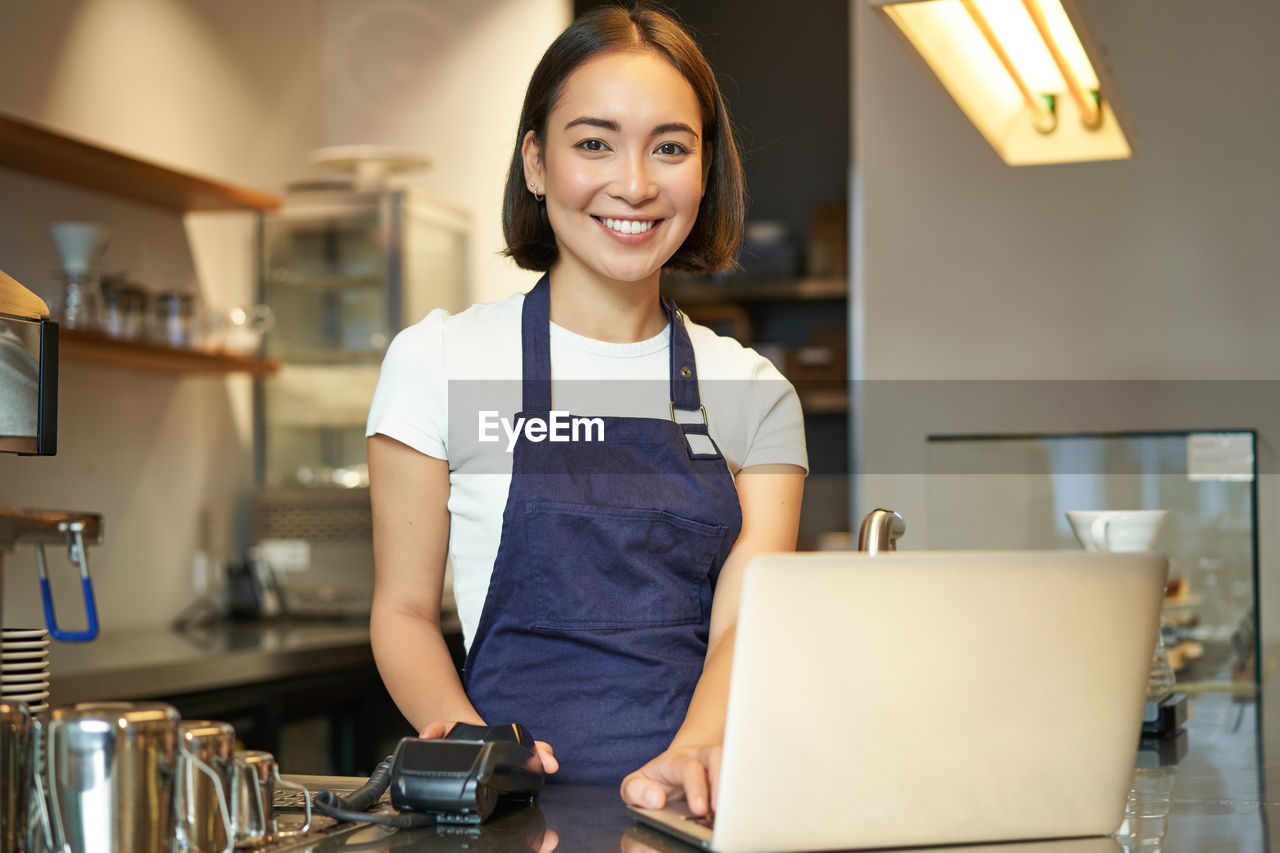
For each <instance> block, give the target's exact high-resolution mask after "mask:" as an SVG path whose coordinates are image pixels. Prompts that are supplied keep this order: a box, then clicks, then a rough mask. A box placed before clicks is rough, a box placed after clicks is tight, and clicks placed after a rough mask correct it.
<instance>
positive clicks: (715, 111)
mask: <svg viewBox="0 0 1280 853" xmlns="http://www.w3.org/2000/svg"><path fill="white" fill-rule="evenodd" d="M636 50H652V51H655V52H657V53H658V55H660V56H662V57H663V58H664V59H666V60H667V62H669V63H671V65H672V67H674V68H675V69H676V70H677V71H679V72H680V74H681V75H682V76H683V77H684V79H686V80H688V81H689V85H690V86H692V87H693V91H694V94H695V95H696V96H697V99H698V106H699V108H700V109H701V111H702V138H703V140H704V142H703V157H704V158H705V157H707V156H708V154H707V152H708V151H709V152H710V158H711V162H710V165H709V169H708V172H707V185H706V188H705V192H704V193H703V196H702V202H701V204H700V205H699V207H698V216H697V219H696V220H695V222H694V224H693V230H691V231H690V232H689V236H688V237H687V238H685V241H684V243H683V244H682V245H681V246H680V248H679V249H677V250H676V253H675V254H674V255H672V256H671V258H670V259H669V260H668V261H667V263H666V265H665V267H666V268H667V269H673V270H685V271H689V272H717V271H722V270H727V269H731V268H732V267H733V266H734V265H735V260H734V258H735V255H736V253H737V249H738V244H739V243H740V242H741V241H742V220H743V217H744V216H745V211H746V203H745V199H744V188H743V179H742V162H741V160H740V159H739V157H738V147H737V145H736V144H735V142H734V138H733V126H732V125H731V124H730V122H729V114H728V111H727V110H726V109H725V105H724V99H723V98H722V97H721V95H720V87H719V85H718V84H717V83H716V77H715V74H714V73H713V72H712V71H711V66H710V65H708V64H707V60H706V58H705V57H704V56H703V55H702V51H700V50H699V49H698V46H697V45H696V44H695V43H694V41H693V39H692V38H691V37H690V36H689V34H688V33H686V32H685V31H684V29H683V28H681V26H680V25H679V24H677V23H676V22H675V21H674V20H672V19H671V18H670V17H668V16H667V15H665V14H663V13H662V12H659V11H656V10H654V9H650V8H646V7H644V6H637V7H633V8H630V9H627V8H623V7H620V6H605V7H600V8H597V9H593V10H591V11H589V12H587V13H585V14H583V15H582V16H581V17H579V18H578V19H577V20H576V21H574V22H573V25H572V26H570V27H569V29H567V30H565V31H564V32H563V33H561V34H560V36H559V37H558V38H557V39H556V40H555V41H554V42H552V44H551V46H550V47H549V48H547V52H546V53H544V54H543V55H542V60H541V61H540V62H539V63H538V67H537V68H536V69H534V72H533V77H532V78H530V80H529V89H528V91H526V92H525V96H524V107H523V108H522V109H521V111H520V128H519V131H518V132H517V133H516V145H515V151H514V153H513V154H512V155H511V168H510V171H508V172H507V186H506V190H505V194H504V196H503V202H502V232H503V235H504V236H505V237H506V240H507V249H506V251H505V254H506V255H508V256H510V257H511V258H513V259H514V260H515V262H516V263H517V264H518V265H519V266H520V267H521V268H523V269H527V270H537V271H539V272H545V271H546V270H549V269H550V268H551V266H552V264H554V263H555V261H556V258H557V257H559V254H560V250H559V248H558V247H557V246H556V235H555V232H553V231H552V230H551V224H550V223H549V222H548V221H547V210H546V207H545V205H543V204H542V203H540V202H538V201H537V200H535V199H534V197H533V194H532V193H531V192H529V188H528V187H527V186H526V184H525V179H524V159H523V157H522V156H521V145H522V143H523V141H524V138H525V136H526V135H527V134H528V132H529V131H533V134H534V138H535V139H537V140H538V142H539V143H540V144H541V143H542V142H543V141H544V140H545V139H546V134H547V117H548V116H549V115H550V114H551V110H552V108H553V107H554V106H555V104H556V102H557V101H558V100H559V98H560V93H561V91H562V90H563V88H564V83H565V80H567V79H568V78H569V75H570V74H572V73H573V72H574V70H576V69H577V68H578V67H579V66H580V65H582V64H583V63H584V62H586V61H587V60H589V59H591V58H593V57H595V56H598V55H600V54H603V53H612V52H615V51H636ZM703 165H704V168H705V167H706V166H707V163H706V161H705V159H704V163H703Z"/></svg>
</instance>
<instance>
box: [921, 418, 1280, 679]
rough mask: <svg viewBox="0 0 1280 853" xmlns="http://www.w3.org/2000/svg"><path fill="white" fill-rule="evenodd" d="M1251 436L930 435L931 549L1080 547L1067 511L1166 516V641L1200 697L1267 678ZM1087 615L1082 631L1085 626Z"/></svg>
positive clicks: (1161, 541)
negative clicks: (1262, 674)
mask: <svg viewBox="0 0 1280 853" xmlns="http://www.w3.org/2000/svg"><path fill="white" fill-rule="evenodd" d="M1255 446H1256V435H1255V433H1254V432H1253V431H1252V430H1225V431H1214V432H1198V431H1178V430H1173V431H1160V432H1123V433H1093V434H1082V435H1052V434H1035V435H932V436H929V438H928V472H929V475H930V476H929V492H928V506H927V511H928V525H929V547H930V548H938V549H987V548H1011V549H1018V548H1032V549H1042V548H1048V549H1063V548H1067V549H1074V548H1079V547H1080V545H1079V544H1078V543H1077V542H1076V539H1075V536H1074V534H1073V532H1072V528H1071V526H1070V524H1069V523H1068V521H1067V518H1066V516H1065V513H1066V512H1067V511H1070V510H1143V509H1145V510H1167V512H1168V515H1167V516H1166V517H1165V521H1164V524H1163V526H1162V527H1161V529H1160V532H1159V536H1158V538H1157V540H1156V544H1155V550H1157V551H1160V552H1163V553H1164V554H1165V555H1167V556H1168V558H1169V584H1168V588H1167V590H1166V595H1165V599H1164V609H1163V612H1162V618H1161V623H1162V634H1163V638H1164V643H1165V646H1166V648H1167V649H1168V653H1169V658H1170V663H1171V664H1173V666H1174V669H1175V671H1176V675H1177V679H1178V688H1177V689H1178V690H1179V691H1180V692H1190V691H1194V690H1196V689H1197V688H1199V689H1201V690H1223V689H1231V688H1232V687H1234V688H1236V689H1239V690H1241V691H1244V692H1248V691H1249V690H1251V689H1253V688H1254V687H1255V685H1256V683H1257V681H1258V673H1259V664H1260V656H1259V654H1258V641H1259V639H1258V638H1259V636H1260V634H1259V630H1258V605H1257V590H1258V533H1257V518H1258V491H1257V461H1256V454H1255ZM1088 619H1089V615H1088V614H1081V630H1082V631H1083V630H1088V627H1089V626H1088Z"/></svg>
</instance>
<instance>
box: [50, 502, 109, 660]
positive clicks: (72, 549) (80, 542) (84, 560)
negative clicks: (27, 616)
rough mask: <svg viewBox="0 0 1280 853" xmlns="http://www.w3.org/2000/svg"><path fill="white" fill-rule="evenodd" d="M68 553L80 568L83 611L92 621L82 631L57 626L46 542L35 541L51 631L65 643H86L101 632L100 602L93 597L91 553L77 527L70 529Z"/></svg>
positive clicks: (52, 635)
mask: <svg viewBox="0 0 1280 853" xmlns="http://www.w3.org/2000/svg"><path fill="white" fill-rule="evenodd" d="M67 540H68V543H67V544H68V548H67V551H68V554H69V556H70V557H71V562H72V563H74V564H75V565H76V566H77V567H78V568H79V569H80V588H81V590H82V591H83V594H84V612H85V616H86V617H87V619H88V622H89V625H88V627H87V628H86V629H85V630H83V631H64V630H62V629H61V628H59V627H58V617H57V616H56V615H55V613H54V611H53V591H52V590H51V589H50V588H49V568H48V565H47V564H46V563H45V557H44V546H43V545H39V544H37V545H36V568H37V569H38V570H39V572H40V597H41V599H43V601H44V621H45V623H46V624H48V626H49V635H50V636H51V637H53V638H54V639H55V640H61V641H62V642H64V643H67V642H70V643H84V642H88V641H89V640H92V639H93V638H95V637H97V636H98V606H97V604H96V602H95V601H94V598H93V581H91V580H90V579H89V557H88V555H87V554H86V553H85V547H84V539H83V538H82V537H81V535H80V531H79V530H77V529H75V528H74V527H73V528H72V529H70V530H68V531H67Z"/></svg>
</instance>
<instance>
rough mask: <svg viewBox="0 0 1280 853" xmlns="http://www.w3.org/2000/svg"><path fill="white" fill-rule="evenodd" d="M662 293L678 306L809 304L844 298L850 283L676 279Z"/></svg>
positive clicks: (838, 280)
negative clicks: (785, 302)
mask: <svg viewBox="0 0 1280 853" xmlns="http://www.w3.org/2000/svg"><path fill="white" fill-rule="evenodd" d="M662 290H663V292H664V293H666V294H667V295H668V296H670V297H671V298H672V299H674V300H675V301H676V304H678V305H685V304H688V305H694V304H698V305H701V304H712V303H714V304H719V303H724V302H730V303H732V302H768V301H774V300H788V301H809V300H816V299H845V298H847V297H848V296H849V282H848V281H847V280H846V279H844V278H813V277H805V278H779V279H751V278H730V279H727V280H725V281H711V280H707V279H682V278H673V279H669V280H667V281H665V282H663V287H662Z"/></svg>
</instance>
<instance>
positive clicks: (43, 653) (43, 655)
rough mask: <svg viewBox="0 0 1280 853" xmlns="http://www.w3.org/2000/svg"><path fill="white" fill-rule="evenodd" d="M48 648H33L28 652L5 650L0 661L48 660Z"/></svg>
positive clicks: (0, 655)
mask: <svg viewBox="0 0 1280 853" xmlns="http://www.w3.org/2000/svg"><path fill="white" fill-rule="evenodd" d="M48 660H49V650H48V649H33V650H32V651H27V652H4V653H2V654H0V662H2V663H17V662H18V661H48Z"/></svg>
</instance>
